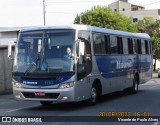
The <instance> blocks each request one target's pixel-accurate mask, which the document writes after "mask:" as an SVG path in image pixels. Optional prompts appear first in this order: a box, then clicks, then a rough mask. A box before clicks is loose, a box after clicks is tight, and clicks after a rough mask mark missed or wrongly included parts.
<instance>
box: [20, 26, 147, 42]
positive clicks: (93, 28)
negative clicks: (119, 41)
mask: <svg viewBox="0 0 160 125" xmlns="http://www.w3.org/2000/svg"><path fill="white" fill-rule="evenodd" d="M46 29H50V30H51V29H77V30H89V31H93V32H100V33H107V34H113V35H120V36H126V37H136V38H145V39H150V36H149V35H148V34H146V33H132V32H126V31H121V30H113V29H107V28H100V27H96V26H89V25H78V24H74V25H70V26H37V27H28V28H24V29H22V30H20V32H25V31H34V30H46Z"/></svg>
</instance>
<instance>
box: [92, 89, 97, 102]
mask: <svg viewBox="0 0 160 125" xmlns="http://www.w3.org/2000/svg"><path fill="white" fill-rule="evenodd" d="M96 98H97V91H96V89H95V88H92V90H91V101H92V102H95V101H96Z"/></svg>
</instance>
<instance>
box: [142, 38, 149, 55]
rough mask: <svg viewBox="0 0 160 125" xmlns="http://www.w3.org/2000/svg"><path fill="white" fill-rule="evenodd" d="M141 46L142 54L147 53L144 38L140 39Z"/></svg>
mask: <svg viewBox="0 0 160 125" xmlns="http://www.w3.org/2000/svg"><path fill="white" fill-rule="evenodd" d="M141 48H142V54H147V53H146V52H147V48H148V47H147V48H146V44H145V41H144V40H142V41H141Z"/></svg>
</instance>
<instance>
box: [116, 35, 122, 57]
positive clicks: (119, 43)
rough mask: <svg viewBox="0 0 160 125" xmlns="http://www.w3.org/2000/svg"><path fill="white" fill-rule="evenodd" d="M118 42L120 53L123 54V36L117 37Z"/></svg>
mask: <svg viewBox="0 0 160 125" xmlns="http://www.w3.org/2000/svg"><path fill="white" fill-rule="evenodd" d="M117 42H118V53H119V54H123V45H122V37H117Z"/></svg>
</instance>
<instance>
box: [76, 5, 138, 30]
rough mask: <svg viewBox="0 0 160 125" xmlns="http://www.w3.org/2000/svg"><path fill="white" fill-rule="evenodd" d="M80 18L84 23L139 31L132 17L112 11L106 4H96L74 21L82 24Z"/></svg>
mask: <svg viewBox="0 0 160 125" xmlns="http://www.w3.org/2000/svg"><path fill="white" fill-rule="evenodd" d="M80 17H81V19H80ZM80 20H81V23H82V24H86V25H92V26H98V27H103V28H110V29H115V30H123V31H129V32H136V31H137V27H136V26H135V24H134V23H133V21H132V18H128V17H126V16H123V15H122V14H120V13H118V12H112V10H111V9H110V8H108V7H105V6H94V7H93V8H92V9H91V10H87V11H85V12H82V13H81V14H80V15H77V16H76V18H75V20H74V23H75V24H80Z"/></svg>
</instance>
